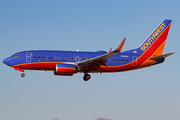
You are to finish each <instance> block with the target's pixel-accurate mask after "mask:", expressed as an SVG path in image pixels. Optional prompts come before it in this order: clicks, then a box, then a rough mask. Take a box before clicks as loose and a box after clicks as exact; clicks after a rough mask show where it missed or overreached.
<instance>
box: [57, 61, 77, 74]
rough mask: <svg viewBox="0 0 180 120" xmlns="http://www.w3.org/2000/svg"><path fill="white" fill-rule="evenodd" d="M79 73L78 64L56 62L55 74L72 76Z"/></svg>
mask: <svg viewBox="0 0 180 120" xmlns="http://www.w3.org/2000/svg"><path fill="white" fill-rule="evenodd" d="M75 73H77V67H76V65H72V64H64V63H62V64H61V63H60V64H56V71H54V75H62V76H72V75H73V74H75Z"/></svg>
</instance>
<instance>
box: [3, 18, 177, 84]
mask: <svg viewBox="0 0 180 120" xmlns="http://www.w3.org/2000/svg"><path fill="white" fill-rule="evenodd" d="M170 26H171V20H163V21H162V22H161V23H160V25H159V26H158V27H157V28H156V29H155V30H154V31H153V32H152V34H150V36H149V37H148V38H147V39H146V40H145V41H144V42H143V43H142V44H141V45H140V46H139V47H138V48H135V49H131V50H128V51H124V52H121V50H122V47H123V45H124V42H125V40H126V39H125V38H124V39H123V40H122V42H121V43H120V44H119V45H118V47H117V48H116V49H115V50H114V51H112V49H110V50H109V51H108V52H106V51H97V52H80V51H52V50H31V51H23V52H18V53H15V54H13V55H12V56H11V57H8V58H6V59H4V60H3V63H4V64H6V65H8V66H10V67H13V68H14V69H15V70H18V71H21V72H22V74H21V76H22V77H24V76H25V74H24V70H44V71H54V75H62V76H72V75H73V74H75V73H78V72H80V73H84V77H83V79H84V81H88V80H89V79H90V78H91V76H90V75H89V73H103V72H122V71H129V70H135V69H139V68H144V67H148V66H152V65H156V64H159V63H162V62H164V60H165V58H166V57H168V56H169V55H171V54H174V53H168V54H163V55H162V53H163V49H164V45H165V43H166V39H167V35H168V32H169V29H170Z"/></svg>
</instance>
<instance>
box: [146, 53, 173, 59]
mask: <svg viewBox="0 0 180 120" xmlns="http://www.w3.org/2000/svg"><path fill="white" fill-rule="evenodd" d="M174 53H175V52H173V53H167V54H164V55H159V56H155V57H150V58H149V60H159V59H163V58H166V57H168V56H170V55H172V54H174Z"/></svg>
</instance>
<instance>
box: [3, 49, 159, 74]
mask: <svg viewBox="0 0 180 120" xmlns="http://www.w3.org/2000/svg"><path fill="white" fill-rule="evenodd" d="M105 53H106V52H105V51H98V52H76V51H52V50H51V51H50V50H33V51H23V52H18V53H15V54H13V55H12V56H11V57H8V58H6V59H5V60H4V61H3V62H4V63H5V64H7V65H9V66H11V67H13V68H19V69H24V70H51V71H55V70H56V64H58V63H72V64H73V63H74V64H76V63H78V62H80V61H84V60H88V59H91V58H95V57H97V56H101V55H103V54H105ZM140 56H141V54H138V53H133V52H132V53H131V52H130V51H125V52H121V53H118V54H116V55H114V56H112V57H110V58H108V59H107V62H106V66H100V67H101V69H102V70H101V71H100V72H120V71H127V70H132V69H136V68H138V66H139V64H141V63H143V62H145V61H146V59H147V58H148V57H149V56H143V57H142V58H141V59H138V58H139V57H140ZM138 63H139V64H138ZM154 63H155V62H153V63H150V64H146V66H150V65H153V64H154ZM146 66H143V67H146ZM79 72H81V71H79ZM89 72H95V71H94V70H91V69H89Z"/></svg>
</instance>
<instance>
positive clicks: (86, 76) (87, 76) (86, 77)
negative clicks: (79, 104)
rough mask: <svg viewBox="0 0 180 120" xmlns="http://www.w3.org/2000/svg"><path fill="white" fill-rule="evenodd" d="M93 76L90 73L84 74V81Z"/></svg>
mask: <svg viewBox="0 0 180 120" xmlns="http://www.w3.org/2000/svg"><path fill="white" fill-rule="evenodd" d="M90 78H91V76H90V75H89V74H86V75H84V77H83V79H84V81H88V80H89V79H90Z"/></svg>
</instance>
